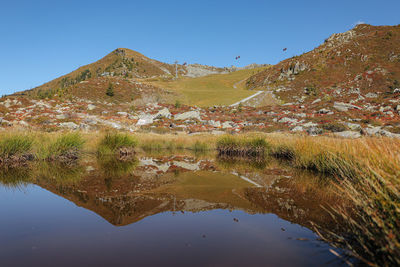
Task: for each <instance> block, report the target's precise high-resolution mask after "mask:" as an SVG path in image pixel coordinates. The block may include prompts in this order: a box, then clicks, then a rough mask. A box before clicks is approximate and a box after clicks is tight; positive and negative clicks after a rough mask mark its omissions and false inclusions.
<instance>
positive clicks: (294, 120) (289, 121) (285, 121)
mask: <svg viewBox="0 0 400 267" xmlns="http://www.w3.org/2000/svg"><path fill="white" fill-rule="evenodd" d="M278 122H280V123H289V124H296V123H297V122H298V121H297V119H292V118H288V117H283V118H282V119H280V120H279V121H278Z"/></svg>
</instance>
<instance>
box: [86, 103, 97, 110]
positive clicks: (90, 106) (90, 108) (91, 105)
mask: <svg viewBox="0 0 400 267" xmlns="http://www.w3.org/2000/svg"><path fill="white" fill-rule="evenodd" d="M95 108H96V106H95V105H93V104H89V105H88V106H87V110H94V109H95Z"/></svg>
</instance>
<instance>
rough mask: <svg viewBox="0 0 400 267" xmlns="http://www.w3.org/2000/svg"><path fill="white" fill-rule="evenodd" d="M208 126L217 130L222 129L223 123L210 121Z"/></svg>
mask: <svg viewBox="0 0 400 267" xmlns="http://www.w3.org/2000/svg"><path fill="white" fill-rule="evenodd" d="M208 124H209V125H211V126H213V127H215V128H220V127H221V122H219V121H214V120H210V121H208Z"/></svg>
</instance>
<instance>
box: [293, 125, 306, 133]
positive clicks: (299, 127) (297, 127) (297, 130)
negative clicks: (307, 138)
mask: <svg viewBox="0 0 400 267" xmlns="http://www.w3.org/2000/svg"><path fill="white" fill-rule="evenodd" d="M290 131H292V132H303V131H304V128H303V127H302V126H296V127H294V128H293V129H291V130H290Z"/></svg>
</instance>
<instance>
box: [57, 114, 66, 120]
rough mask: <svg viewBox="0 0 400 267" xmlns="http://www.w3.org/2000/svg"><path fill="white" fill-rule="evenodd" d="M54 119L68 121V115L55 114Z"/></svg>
mask: <svg viewBox="0 0 400 267" xmlns="http://www.w3.org/2000/svg"><path fill="white" fill-rule="evenodd" d="M56 119H57V120H65V119H68V115H67V114H57V115H56Z"/></svg>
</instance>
